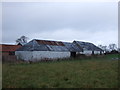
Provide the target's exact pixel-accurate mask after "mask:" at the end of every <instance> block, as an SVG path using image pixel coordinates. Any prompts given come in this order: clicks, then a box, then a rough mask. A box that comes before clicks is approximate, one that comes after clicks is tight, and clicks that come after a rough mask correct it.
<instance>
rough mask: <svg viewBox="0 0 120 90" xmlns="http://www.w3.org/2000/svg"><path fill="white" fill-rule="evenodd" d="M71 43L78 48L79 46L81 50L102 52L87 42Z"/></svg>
mask: <svg viewBox="0 0 120 90" xmlns="http://www.w3.org/2000/svg"><path fill="white" fill-rule="evenodd" d="M73 43H75V44H76V45H78V46H81V47H82V48H83V50H91V51H103V50H102V49H101V48H99V47H97V46H96V45H94V44H92V43H89V42H82V41H73Z"/></svg>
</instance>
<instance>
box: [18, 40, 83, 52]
mask: <svg viewBox="0 0 120 90" xmlns="http://www.w3.org/2000/svg"><path fill="white" fill-rule="evenodd" d="M17 51H75V52H77V51H81V49H80V48H78V47H77V46H76V45H75V44H72V43H67V42H61V41H48V40H37V39H33V40H32V41H30V42H29V43H27V44H25V45H24V46H22V47H21V48H19V49H18V50H17Z"/></svg>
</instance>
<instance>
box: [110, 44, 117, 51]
mask: <svg viewBox="0 0 120 90" xmlns="http://www.w3.org/2000/svg"><path fill="white" fill-rule="evenodd" d="M109 49H110V50H117V45H116V44H109Z"/></svg>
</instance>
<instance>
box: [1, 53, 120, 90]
mask: <svg viewBox="0 0 120 90" xmlns="http://www.w3.org/2000/svg"><path fill="white" fill-rule="evenodd" d="M112 57H116V55H113V56H111V55H107V56H105V57H101V58H91V59H85V60H79V59H77V60H71V61H69V60H68V61H57V62H41V63H33V64H27V63H21V64H8V63H5V64H3V78H2V79H3V82H2V83H3V88H116V87H118V86H117V85H118V80H117V78H118V60H112V59H111V58H112Z"/></svg>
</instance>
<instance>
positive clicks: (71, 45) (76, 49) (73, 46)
mask: <svg viewBox="0 0 120 90" xmlns="http://www.w3.org/2000/svg"><path fill="white" fill-rule="evenodd" d="M63 43H64V45H65V47H66V48H68V49H69V50H70V51H71V52H81V51H82V48H79V47H78V46H77V45H76V44H74V43H69V42H63Z"/></svg>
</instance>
